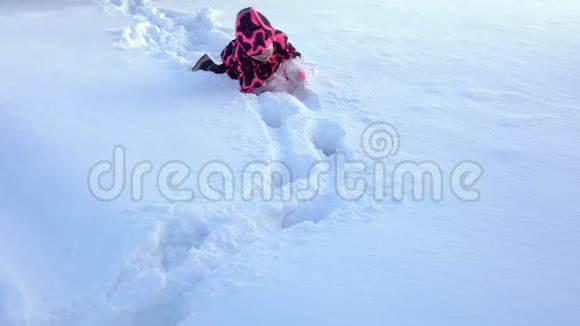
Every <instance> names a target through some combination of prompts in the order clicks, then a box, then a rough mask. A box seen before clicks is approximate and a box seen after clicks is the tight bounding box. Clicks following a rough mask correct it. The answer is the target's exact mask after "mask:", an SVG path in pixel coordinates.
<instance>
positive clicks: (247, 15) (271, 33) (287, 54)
mask: <svg viewBox="0 0 580 326" xmlns="http://www.w3.org/2000/svg"><path fill="white" fill-rule="evenodd" d="M271 44H273V46H274V53H273V54H272V56H271V57H270V59H269V60H268V62H260V61H258V60H254V59H252V56H254V55H259V54H260V53H262V51H264V50H265V49H267V48H268V47H269V46H270V45H271ZM300 56H301V55H300V52H297V51H296V49H295V48H294V46H293V45H292V43H289V42H288V37H287V36H286V34H285V33H284V32H282V31H280V30H277V29H274V28H273V27H272V25H271V24H270V22H269V21H268V19H267V18H266V17H264V16H263V15H262V14H261V13H259V12H258V11H257V10H256V9H254V8H252V7H250V8H246V9H243V10H242V11H240V13H239V14H238V19H237V21H236V39H235V40H233V41H231V42H230V43H229V44H228V45H227V46H226V47H225V49H224V50H223V51H222V53H221V57H222V60H223V63H224V64H225V66H226V72H227V73H228V75H229V76H230V77H231V78H232V79H237V80H239V82H240V87H241V91H242V92H244V93H251V92H253V91H255V90H256V89H258V88H260V87H261V86H262V85H263V84H264V82H265V81H266V79H268V78H269V77H270V76H272V75H273V74H274V73H275V72H276V70H277V69H278V67H279V66H280V64H281V63H282V62H284V61H286V60H289V59H292V58H295V57H300Z"/></svg>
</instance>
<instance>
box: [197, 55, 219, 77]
mask: <svg viewBox="0 0 580 326" xmlns="http://www.w3.org/2000/svg"><path fill="white" fill-rule="evenodd" d="M198 70H203V71H211V72H214V73H216V74H223V73H225V72H226V65H225V64H223V63H222V64H221V65H218V64H216V63H215V62H213V60H212V59H211V58H210V57H209V56H208V55H207V54H204V55H203V56H202V57H201V58H200V59H199V60H198V61H197V62H196V63H195V65H193V68H191V71H198Z"/></svg>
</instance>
